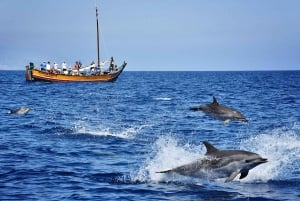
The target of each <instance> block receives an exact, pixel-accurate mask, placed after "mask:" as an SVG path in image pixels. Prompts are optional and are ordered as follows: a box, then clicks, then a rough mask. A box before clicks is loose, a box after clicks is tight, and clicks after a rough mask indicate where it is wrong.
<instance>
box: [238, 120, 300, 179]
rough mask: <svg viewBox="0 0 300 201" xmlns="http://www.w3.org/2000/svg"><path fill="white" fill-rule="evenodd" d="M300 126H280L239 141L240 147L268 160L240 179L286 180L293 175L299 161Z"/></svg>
mask: <svg viewBox="0 0 300 201" xmlns="http://www.w3.org/2000/svg"><path fill="white" fill-rule="evenodd" d="M299 131H300V127H299V126H298V125H296V124H295V125H293V126H292V127H281V128H277V129H273V130H269V131H264V132H263V133H261V134H258V135H256V136H253V137H250V138H249V139H246V140H244V141H243V142H241V145H240V148H241V149H245V150H250V151H253V152H256V153H259V154H260V155H261V156H262V157H265V158H267V159H268V162H267V163H265V164H262V165H259V166H257V167H256V168H254V169H252V170H251V171H250V173H249V175H248V176H247V177H246V178H245V179H243V180H241V181H243V182H254V181H263V182H267V181H269V180H288V179H289V178H292V177H294V176H293V174H294V171H295V168H294V167H299V164H297V163H299V162H300V136H299Z"/></svg>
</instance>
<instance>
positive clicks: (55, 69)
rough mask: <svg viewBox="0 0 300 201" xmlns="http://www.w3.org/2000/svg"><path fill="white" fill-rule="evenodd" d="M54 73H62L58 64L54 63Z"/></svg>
mask: <svg viewBox="0 0 300 201" xmlns="http://www.w3.org/2000/svg"><path fill="white" fill-rule="evenodd" d="M53 72H54V73H58V72H60V70H59V69H58V64H57V63H56V62H54V64H53Z"/></svg>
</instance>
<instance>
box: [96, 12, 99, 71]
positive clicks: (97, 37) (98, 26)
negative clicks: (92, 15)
mask: <svg viewBox="0 0 300 201" xmlns="http://www.w3.org/2000/svg"><path fill="white" fill-rule="evenodd" d="M96 19H97V51H98V63H97V66H98V67H100V41H99V23H98V8H97V7H96Z"/></svg>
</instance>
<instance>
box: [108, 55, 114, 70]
mask: <svg viewBox="0 0 300 201" xmlns="http://www.w3.org/2000/svg"><path fill="white" fill-rule="evenodd" d="M114 66H115V61H114V57H111V58H110V65H109V71H113V69H114Z"/></svg>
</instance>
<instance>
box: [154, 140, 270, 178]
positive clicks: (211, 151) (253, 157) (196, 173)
mask: <svg viewBox="0 0 300 201" xmlns="http://www.w3.org/2000/svg"><path fill="white" fill-rule="evenodd" d="M203 143H204V145H205V147H206V150H207V152H206V154H205V157H203V158H201V159H198V160H196V161H194V162H192V163H189V164H186V165H182V166H179V167H176V168H173V169H169V170H165V171H159V172H156V173H177V174H180V175H184V176H189V177H195V178H212V179H217V178H226V180H225V183H226V182H230V181H232V180H233V179H234V178H235V177H236V176H237V175H238V174H241V175H240V179H243V178H245V177H246V176H247V175H248V173H249V171H250V170H251V169H252V168H254V167H256V166H258V165H260V164H263V163H266V162H268V159H266V158H262V157H261V156H260V155H258V154H256V153H253V152H249V151H244V150H219V149H217V148H216V147H214V146H213V145H212V144H210V143H209V142H207V141H205V142H203Z"/></svg>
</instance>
